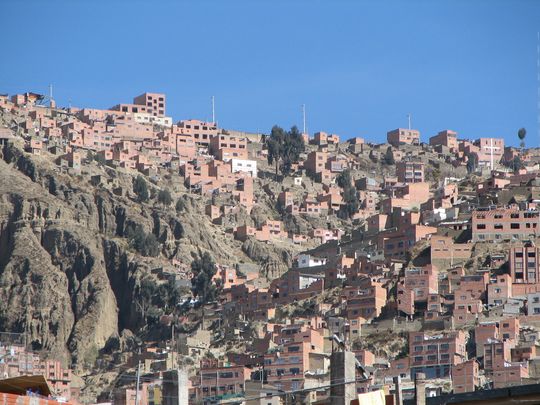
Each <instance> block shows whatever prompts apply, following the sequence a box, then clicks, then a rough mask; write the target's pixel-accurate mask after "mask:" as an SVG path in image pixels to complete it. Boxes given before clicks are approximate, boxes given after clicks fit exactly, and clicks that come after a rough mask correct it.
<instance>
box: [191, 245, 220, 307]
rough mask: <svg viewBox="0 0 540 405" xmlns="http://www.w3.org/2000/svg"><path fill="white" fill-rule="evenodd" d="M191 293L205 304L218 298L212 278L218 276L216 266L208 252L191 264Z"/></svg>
mask: <svg viewBox="0 0 540 405" xmlns="http://www.w3.org/2000/svg"><path fill="white" fill-rule="evenodd" d="M191 272H192V273H193V277H192V278H191V291H192V292H193V295H194V296H195V297H198V298H199V300H200V301H201V302H202V303H203V304H204V303H206V302H210V301H214V300H215V299H216V297H217V293H218V291H217V288H216V286H215V285H214V284H213V283H212V278H213V277H214V275H215V274H216V264H215V263H214V260H213V259H212V257H211V256H210V254H208V253H207V252H204V253H203V254H202V256H200V257H198V258H196V259H194V260H193V261H192V262H191Z"/></svg>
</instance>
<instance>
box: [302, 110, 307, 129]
mask: <svg viewBox="0 0 540 405" xmlns="http://www.w3.org/2000/svg"><path fill="white" fill-rule="evenodd" d="M302 120H303V123H304V130H303V132H302V133H303V134H306V133H307V132H306V105H305V104H302Z"/></svg>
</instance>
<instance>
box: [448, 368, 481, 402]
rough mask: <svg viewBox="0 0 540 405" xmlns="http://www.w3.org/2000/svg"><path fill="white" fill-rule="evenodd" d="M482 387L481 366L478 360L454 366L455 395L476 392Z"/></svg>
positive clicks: (453, 383)
mask: <svg viewBox="0 0 540 405" xmlns="http://www.w3.org/2000/svg"><path fill="white" fill-rule="evenodd" d="M479 385H480V366H479V365H478V362H477V361H476V360H474V359H473V360H467V361H464V362H463V363H460V364H456V365H453V366H452V386H453V388H454V394H461V393H464V392H474V391H475V390H476V387H478V386H479Z"/></svg>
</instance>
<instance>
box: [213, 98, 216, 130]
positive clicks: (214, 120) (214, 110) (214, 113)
mask: <svg viewBox="0 0 540 405" xmlns="http://www.w3.org/2000/svg"><path fill="white" fill-rule="evenodd" d="M212 123H213V124H215V123H216V108H215V98H214V96H212Z"/></svg>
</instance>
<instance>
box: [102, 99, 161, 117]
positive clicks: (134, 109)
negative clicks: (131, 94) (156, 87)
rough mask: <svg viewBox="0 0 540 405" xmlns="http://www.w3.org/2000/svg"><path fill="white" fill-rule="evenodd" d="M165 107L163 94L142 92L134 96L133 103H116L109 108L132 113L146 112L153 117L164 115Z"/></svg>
mask: <svg viewBox="0 0 540 405" xmlns="http://www.w3.org/2000/svg"><path fill="white" fill-rule="evenodd" d="M165 108H166V104H165V94H160V93H144V94H141V95H140V96H137V97H135V98H134V99H133V104H117V105H115V106H114V107H112V108H111V110H113V111H120V112H125V113H132V114H139V113H146V114H150V115H152V116H154V117H164V116H165V111H166V110H165Z"/></svg>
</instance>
